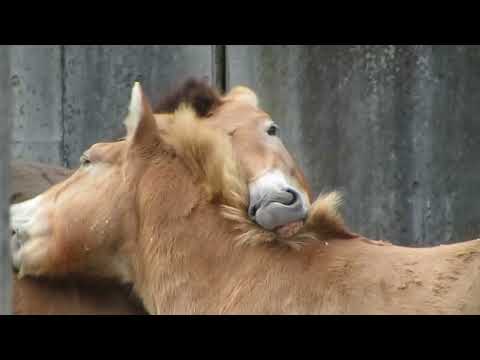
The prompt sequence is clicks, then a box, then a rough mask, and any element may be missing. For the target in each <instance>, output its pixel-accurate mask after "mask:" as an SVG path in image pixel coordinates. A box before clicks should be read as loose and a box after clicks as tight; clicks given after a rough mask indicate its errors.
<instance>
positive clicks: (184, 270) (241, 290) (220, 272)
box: [134, 208, 325, 314]
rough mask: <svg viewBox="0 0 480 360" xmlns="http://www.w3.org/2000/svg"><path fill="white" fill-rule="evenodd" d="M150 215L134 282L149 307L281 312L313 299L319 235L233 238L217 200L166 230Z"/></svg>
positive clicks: (315, 303)
mask: <svg viewBox="0 0 480 360" xmlns="http://www.w3.org/2000/svg"><path fill="white" fill-rule="evenodd" d="M209 212H210V214H209ZM210 215H211V216H210ZM206 219H208V220H206ZM148 223H149V222H148ZM148 223H145V226H144V227H143V230H142V235H141V237H140V241H139V246H138V249H139V252H138V253H137V255H136V256H137V261H136V265H135V268H136V273H135V280H134V283H135V288H136V292H137V294H138V295H139V296H140V298H142V299H143V302H144V305H145V307H146V308H147V310H148V311H149V312H150V313H180V314H190V313H244V312H246V313H257V312H258V313H281V312H285V311H287V312H288V309H289V307H293V308H295V309H298V310H299V311H302V309H303V311H305V312H308V311H315V309H314V308H312V306H313V307H315V306H318V303H319V301H318V298H319V296H320V295H321V286H319V285H321V284H320V283H321V282H322V280H321V279H320V278H321V277H322V276H323V275H321V274H320V272H319V271H317V270H315V268H316V267H318V264H319V261H317V260H318V258H319V257H320V256H322V254H324V252H323V248H324V247H325V245H324V243H321V244H320V243H319V244H318V245H316V246H310V247H309V248H308V249H304V250H302V251H295V250H292V249H289V248H286V247H280V246H277V245H270V246H268V245H259V246H252V247H245V246H236V243H235V237H236V234H235V233H234V232H232V225H231V223H229V222H228V221H227V220H224V219H223V218H220V217H219V216H218V208H204V209H201V211H200V210H199V211H196V212H193V213H192V214H191V215H189V216H188V219H179V220H178V221H177V222H176V223H175V224H173V223H172V224H169V228H168V230H166V224H165V227H164V228H163V229H162V226H161V225H160V226H157V227H154V226H150V225H148ZM155 223H158V222H155ZM154 229H159V230H154ZM307 273H318V274H320V276H303V275H305V274H307ZM318 281H320V283H318ZM313 283H317V284H316V285H317V286H314V284H313ZM306 294H307V295H306ZM304 295H306V296H304Z"/></svg>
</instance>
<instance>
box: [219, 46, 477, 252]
mask: <svg viewBox="0 0 480 360" xmlns="http://www.w3.org/2000/svg"><path fill="white" fill-rule="evenodd" d="M227 59H228V61H227V87H229V86H232V85H238V84H241V83H243V84H245V85H248V86H251V87H252V88H254V89H255V90H256V91H257V92H258V94H259V97H260V99H261V101H262V105H263V107H264V108H265V109H266V110H267V111H269V112H270V113H271V114H272V116H273V118H274V119H275V120H276V121H277V122H278V123H279V124H280V126H281V136H282V137H283V139H284V141H285V143H286V146H288V148H289V149H290V150H291V151H292V152H293V153H294V154H295V155H296V157H297V158H298V160H299V161H300V163H301V164H302V166H304V167H305V168H306V171H307V176H308V178H309V179H310V181H311V182H312V183H313V185H314V189H315V190H316V192H317V193H318V192H319V191H321V190H329V189H333V188H335V189H341V190H343V191H344V193H345V196H346V198H345V199H346V201H345V205H344V214H345V216H346V219H347V222H348V224H349V225H350V227H351V228H352V229H353V230H354V231H356V232H360V233H362V234H364V235H367V236H369V237H372V238H383V239H388V240H391V241H393V242H394V243H400V244H405V245H415V246H422V245H431V244H440V243H450V242H456V241H463V240H468V239H472V238H478V237H479V235H480V202H478V201H476V199H477V198H478V197H480V186H479V184H480V164H479V163H478V154H480V119H478V114H479V113H480V46H456V45H455V46H453V45H452V46H450V45H443V46H442V45H438V46H427V45H402V46H400V45H395V46H384V45H381V46H372V45H370V46H367V45H361V46H344V45H318V46H228V47H227ZM282 130H283V131H282Z"/></svg>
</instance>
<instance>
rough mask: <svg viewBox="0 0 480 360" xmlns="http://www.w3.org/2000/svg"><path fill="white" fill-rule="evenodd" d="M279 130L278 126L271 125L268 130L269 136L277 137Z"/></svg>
mask: <svg viewBox="0 0 480 360" xmlns="http://www.w3.org/2000/svg"><path fill="white" fill-rule="evenodd" d="M277 130H278V126H277V125H271V126H270V127H269V128H268V130H267V134H268V135H270V136H275V135H277Z"/></svg>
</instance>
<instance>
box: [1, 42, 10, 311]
mask: <svg viewBox="0 0 480 360" xmlns="http://www.w3.org/2000/svg"><path fill="white" fill-rule="evenodd" d="M0 59H4V61H0V315H5V314H11V312H12V278H11V271H12V270H11V269H12V268H11V262H10V253H9V246H8V231H9V215H8V208H9V201H8V195H9V179H10V176H9V175H10V174H9V170H10V166H9V163H10V146H9V144H10V141H9V140H10V122H9V117H8V114H9V104H10V96H9V95H10V91H9V89H8V76H9V64H8V47H7V46H4V45H2V46H0ZM5 59H6V60H5Z"/></svg>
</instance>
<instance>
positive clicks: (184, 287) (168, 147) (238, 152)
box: [11, 86, 480, 314]
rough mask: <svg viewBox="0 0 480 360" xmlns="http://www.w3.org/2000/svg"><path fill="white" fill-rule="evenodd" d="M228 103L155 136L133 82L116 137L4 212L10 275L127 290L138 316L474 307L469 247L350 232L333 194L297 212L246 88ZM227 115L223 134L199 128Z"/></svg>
mask: <svg viewBox="0 0 480 360" xmlns="http://www.w3.org/2000/svg"><path fill="white" fill-rule="evenodd" d="M233 95H235V93H234V94H233ZM233 95H232V96H233ZM227 99H228V96H227ZM231 101H232V102H233V103H232V102H229V101H226V103H227V104H229V106H232V107H223V105H220V106H221V107H220V108H218V109H214V110H213V113H212V115H211V118H210V120H208V119H203V118H200V119H199V118H198V117H197V116H196V115H195V114H194V111H191V109H190V110H189V109H188V108H183V109H181V110H179V111H178V112H175V113H174V114H173V115H172V116H171V120H170V121H171V126H167V127H165V128H159V126H158V121H159V119H158V117H155V116H154V114H153V112H152V111H151V108H150V105H149V103H148V101H147V99H146V98H145V96H144V95H143V94H142V92H141V89H140V88H139V87H138V86H136V87H134V89H133V92H132V100H131V104H130V111H129V116H128V118H127V120H126V126H127V129H128V133H127V137H126V139H125V140H124V141H120V142H116V143H110V144H96V145H94V146H93V147H92V148H90V149H89V150H88V151H87V153H86V154H85V159H86V160H85V161H84V162H83V164H82V167H81V168H80V169H79V170H77V171H76V172H75V173H74V174H73V175H72V176H71V177H69V178H68V179H67V180H65V181H64V182H62V183H60V184H58V185H55V186H54V187H52V188H51V189H49V190H48V191H47V192H45V193H43V194H41V195H39V196H38V197H36V198H34V199H32V200H30V201H27V202H24V203H22V204H19V205H17V206H14V207H12V209H11V215H12V224H13V228H14V235H13V236H12V242H11V243H12V255H13V263H14V265H15V266H16V267H17V268H18V269H19V271H20V275H30V276H49V277H69V276H72V274H83V275H85V274H89V275H93V276H96V277H97V278H105V279H115V280H116V281H118V282H123V283H127V284H132V285H133V289H134V292H135V293H136V294H137V295H138V296H139V297H140V299H141V300H142V302H143V304H144V306H145V308H146V310H147V311H148V312H149V313H151V314H164V313H172V314H225V313H235V314H238V313H242V314H245V313H248V314H285V313H288V314H392V313H394V314H457V313H480V283H479V268H480V257H479V256H478V254H479V253H480V240H473V241H469V242H465V243H459V244H454V245H445V246H439V247H434V248H422V249H414V248H407V247H400V246H394V245H391V244H388V243H382V242H375V241H372V240H368V239H365V238H363V237H361V236H358V235H356V234H353V233H351V232H350V231H349V230H348V229H347V228H346V227H345V226H344V224H343V222H342V221H341V218H340V216H339V215H338V213H337V211H336V206H337V204H338V197H336V196H335V195H332V194H329V195H322V196H320V197H319V198H318V199H317V200H316V201H315V202H313V203H311V204H310V199H309V196H307V194H308V189H307V188H306V186H305V185H302V183H303V179H302V176H301V175H300V174H301V172H300V170H299V169H298V167H297V166H296V165H295V164H294V163H293V160H291V158H290V157H289V156H287V155H286V154H285V151H284V150H283V149H282V147H281V146H280V144H279V142H278V141H276V140H270V139H269V138H267V137H264V136H263V135H260V133H261V132H262V133H265V132H267V133H268V134H271V131H270V127H271V122H270V121H269V120H268V119H266V118H265V115H264V114H261V112H259V111H257V110H255V106H256V101H255V97H253V96H252V94H251V92H249V91H246V90H243V89H241V91H237V93H236V95H235V96H233V100H231ZM232 108H235V109H236V110H235V111H233V110H232ZM239 109H241V110H239ZM227 110H230V111H231V112H230V114H231V116H234V114H236V115H235V120H236V121H237V126H233V129H229V126H230V125H231V124H233V123H235V121H232V120H230V121H226V124H224V126H221V127H218V126H217V127H215V126H210V124H212V123H213V121H214V120H215V118H216V116H217V117H222V116H220V114H222V111H225V112H227V113H228V111H227ZM201 113H202V114H209V113H210V112H209V111H202V112H201ZM257 114H261V116H257ZM197 115H198V112H197ZM222 118H223V119H228V116H226V115H225V113H223V117H222ZM241 118H247V119H251V121H250V122H248V124H249V125H248V126H246V127H243V126H242V125H238V124H242V123H241ZM218 119H219V118H218ZM219 129H221V131H219ZM244 131H245V132H247V131H248V133H249V134H250V135H249V136H247V135H246V134H243V135H242V132H244ZM248 138H252V139H256V140H255V141H253V142H252V143H250V147H251V148H249V143H248ZM267 139H268V140H267ZM255 144H256V146H254V145H255ZM282 155H283V156H282ZM288 194H290V195H288ZM306 204H307V205H308V209H309V211H308V214H307V216H305V217H303V206H305V205H306ZM299 222H300V223H301V226H299ZM292 223H296V226H295V227H294V228H292V227H290V228H289V231H277V230H278V227H280V228H282V230H285V227H286V226H287V227H289V226H290V225H291V224H292Z"/></svg>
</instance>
